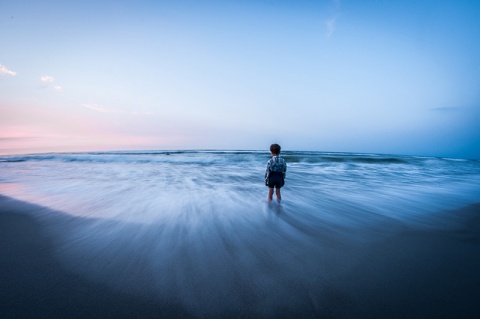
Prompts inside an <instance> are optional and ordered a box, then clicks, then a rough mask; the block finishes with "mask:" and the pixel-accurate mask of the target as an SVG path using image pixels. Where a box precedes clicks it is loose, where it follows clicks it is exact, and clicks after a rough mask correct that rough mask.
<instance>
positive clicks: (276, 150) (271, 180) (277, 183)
mask: <svg viewBox="0 0 480 319" xmlns="http://www.w3.org/2000/svg"><path fill="white" fill-rule="evenodd" d="M280 150H281V147H280V145H278V144H272V145H270V153H271V154H272V158H271V159H269V160H268V163H267V170H266V172H265V185H266V186H268V202H271V201H272V198H273V189H274V188H275V190H276V191H275V194H276V195H277V201H278V202H280V200H281V199H282V195H281V194H280V188H282V186H283V185H284V184H285V176H286V172H287V164H286V163H285V160H284V159H283V158H281V157H280V156H279V155H280Z"/></svg>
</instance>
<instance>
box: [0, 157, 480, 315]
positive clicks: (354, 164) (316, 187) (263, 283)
mask: <svg viewBox="0 0 480 319" xmlns="http://www.w3.org/2000/svg"><path fill="white" fill-rule="evenodd" d="M282 155H283V157H284V158H285V159H286V161H287V165H288V170H287V178H286V184H285V187H284V188H283V189H282V195H283V201H282V203H281V204H277V203H275V202H274V203H272V204H270V205H269V204H267V203H266V195H267V188H266V187H265V186H264V184H263V176H264V172H265V167H266V162H267V160H268V159H269V155H268V154H267V153H265V152H233V151H232V152H226V151H225V152H224V151H175V152H154V151H152V152H110V153H61V154H43V155H26V156H3V157H0V170H1V174H0V193H1V194H4V195H7V196H10V197H14V198H17V199H20V200H24V201H28V202H31V203H35V204H39V205H42V206H45V207H49V208H52V209H54V210H56V211H58V212H59V213H58V215H56V216H47V215H42V214H41V213H39V214H40V215H39V216H37V217H38V218H40V219H58V220H59V221H61V222H59V223H56V224H55V225H57V226H55V227H53V228H51V229H50V231H51V232H52V233H53V234H54V235H55V236H56V245H57V253H58V257H59V259H60V260H61V262H62V263H63V264H64V265H65V267H67V268H68V269H70V270H71V271H74V272H76V273H79V274H81V275H83V276H86V277H88V278H92V279H94V280H98V281H101V282H104V283H106V284H108V285H111V286H113V287H116V288H118V289H121V290H122V291H126V292H129V293H134V294H140V295H143V294H148V295H154V296H157V297H158V298H160V299H162V300H168V301H171V302H174V303H176V304H181V305H183V306H185V307H186V308H187V309H188V310H189V311H192V312H193V313H196V314H199V315H200V316H202V315H205V316H210V315H220V314H223V313H225V311H226V309H228V311H239V313H241V311H242V309H244V308H245V307H248V308H249V309H250V310H249V311H251V313H250V314H255V315H260V316H273V315H275V313H271V311H273V310H272V309H277V310H278V309H279V303H280V300H281V304H282V307H284V308H287V309H289V308H291V309H295V307H306V308H305V309H313V310H312V313H315V309H316V308H318V307H320V306H319V305H318V304H317V303H318V298H317V297H318V296H319V295H321V294H322V292H321V291H319V289H323V288H320V287H325V286H328V285H330V284H332V280H334V279H335V277H336V276H341V275H342V274H344V273H346V272H348V270H349V269H350V268H351V267H354V265H352V263H351V260H352V258H354V256H353V255H354V254H355V249H351V247H356V246H357V245H361V244H362V243H365V242H368V241H371V240H374V239H376V240H378V239H379V238H380V239H381V238H385V237H388V236H391V235H393V234H396V233H398V232H400V231H401V230H402V229H403V228H404V227H405V225H410V226H412V227H417V228H429V227H437V228H438V227H448V223H449V222H450V219H443V218H444V217H443V215H442V212H444V211H446V210H450V209H456V208H461V207H464V206H467V205H469V204H472V203H476V202H478V201H479V199H480V162H479V161H473V160H454V159H441V158H426V157H407V156H386V155H372V154H350V153H323V152H285V153H283V154H282ZM72 221H73V222H72ZM387 224H388V228H385V227H383V226H384V225H387ZM346 247H350V248H349V249H346ZM347 251H348V254H347ZM352 252H353V253H352ZM332 274H333V275H332ZM272 291H275V293H273V294H272V293H271V292H272ZM218 300H221V301H222V302H221V303H219V302H218Z"/></svg>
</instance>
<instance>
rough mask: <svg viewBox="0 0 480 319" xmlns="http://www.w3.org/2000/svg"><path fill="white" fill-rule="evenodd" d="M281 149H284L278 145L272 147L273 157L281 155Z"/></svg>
mask: <svg viewBox="0 0 480 319" xmlns="http://www.w3.org/2000/svg"><path fill="white" fill-rule="evenodd" d="M281 149H282V148H281V147H280V145H278V144H272V145H270V153H272V154H273V155H279V154H280V150H281Z"/></svg>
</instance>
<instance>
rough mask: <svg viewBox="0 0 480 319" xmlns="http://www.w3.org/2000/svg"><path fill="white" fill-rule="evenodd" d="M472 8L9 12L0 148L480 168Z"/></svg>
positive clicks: (39, 5) (202, 5) (428, 4)
mask: <svg viewBox="0 0 480 319" xmlns="http://www.w3.org/2000/svg"><path fill="white" fill-rule="evenodd" d="M479 57H480V2H478V1H461V0H460V1H441V0H435V1H422V0H419V1H413V0H402V1H398V0H392V1H373V0H366V1H354V0H336V1H335V0H325V1H321V0H318V1H302V0H298V1H285V0H283V1H281V0H280V1H277V0H270V1H266V0H256V1H253V0H252V1H249V0H242V1H240V0H239V1H235V0H232V1H211V0H205V1H153V0H152V1H148V0H135V1H124V0H115V1H113V0H106V1H98V0H95V1H90V0H84V1H67V0H62V1H57V0H35V1H34V0H30V1H29V0H2V1H1V2H0V154H20V153H36V152H63V151H108V150H175V149H227V150H268V147H269V145H270V144H271V143H279V144H281V145H282V148H283V149H284V150H305V151H307V150H308V151H327V152H357V153H382V154H403V155H418V156H438V157H453V158H473V159H480V127H479V123H480V63H479V61H480V60H479Z"/></svg>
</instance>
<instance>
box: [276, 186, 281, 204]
mask: <svg viewBox="0 0 480 319" xmlns="http://www.w3.org/2000/svg"><path fill="white" fill-rule="evenodd" d="M275 194H276V195H277V200H278V201H281V200H282V194H280V188H278V187H277V188H276V189H275Z"/></svg>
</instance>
